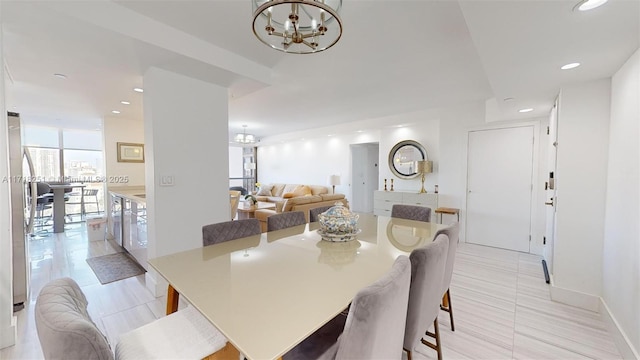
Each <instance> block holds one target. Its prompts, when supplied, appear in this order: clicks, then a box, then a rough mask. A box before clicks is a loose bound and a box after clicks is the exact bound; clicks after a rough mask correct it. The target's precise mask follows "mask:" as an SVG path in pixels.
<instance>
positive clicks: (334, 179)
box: [329, 175, 340, 194]
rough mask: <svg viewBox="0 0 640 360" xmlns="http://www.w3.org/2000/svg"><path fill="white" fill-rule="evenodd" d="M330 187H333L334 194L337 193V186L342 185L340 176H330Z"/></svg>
mask: <svg viewBox="0 0 640 360" xmlns="http://www.w3.org/2000/svg"><path fill="white" fill-rule="evenodd" d="M329 185H331V186H332V187H333V193H334V194H335V193H336V185H340V175H331V176H329Z"/></svg>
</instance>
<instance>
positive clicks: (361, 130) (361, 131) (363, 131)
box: [356, 130, 364, 133]
mask: <svg viewBox="0 0 640 360" xmlns="http://www.w3.org/2000/svg"><path fill="white" fill-rule="evenodd" d="M356 132H359V133H361V132H364V130H358V131H356Z"/></svg>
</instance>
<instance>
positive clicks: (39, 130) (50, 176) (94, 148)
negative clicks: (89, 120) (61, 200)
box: [23, 125, 104, 216]
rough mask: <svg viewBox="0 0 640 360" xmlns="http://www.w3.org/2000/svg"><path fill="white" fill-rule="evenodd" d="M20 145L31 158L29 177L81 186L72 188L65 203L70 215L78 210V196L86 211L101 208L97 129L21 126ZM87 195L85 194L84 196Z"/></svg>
mask: <svg viewBox="0 0 640 360" xmlns="http://www.w3.org/2000/svg"><path fill="white" fill-rule="evenodd" d="M23 129H24V132H23V145H24V146H25V147H26V148H27V149H28V151H29V153H30V154H31V159H32V160H33V165H34V173H33V174H31V177H32V178H33V179H36V180H38V181H44V182H66V183H72V184H80V185H84V187H78V188H77V189H73V191H72V192H71V194H70V196H75V197H77V198H76V199H70V201H69V202H68V203H69V204H68V205H67V209H66V210H67V214H69V215H70V216H73V215H79V214H80V213H81V210H82V209H81V204H80V201H79V199H78V198H84V202H85V212H86V213H99V212H103V211H104V181H103V175H104V153H103V150H102V149H103V146H102V131H101V130H99V129H95V130H88V129H68V128H62V127H46V126H39V125H25V126H24V127H23ZM85 195H88V196H85Z"/></svg>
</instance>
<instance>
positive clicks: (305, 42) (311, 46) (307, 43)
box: [302, 40, 315, 49]
mask: <svg viewBox="0 0 640 360" xmlns="http://www.w3.org/2000/svg"><path fill="white" fill-rule="evenodd" d="M302 43H303V44H305V45H307V46H308V47H310V48H312V49H315V47H314V46H313V45H311V43H309V42H308V41H304V40H303V41H302Z"/></svg>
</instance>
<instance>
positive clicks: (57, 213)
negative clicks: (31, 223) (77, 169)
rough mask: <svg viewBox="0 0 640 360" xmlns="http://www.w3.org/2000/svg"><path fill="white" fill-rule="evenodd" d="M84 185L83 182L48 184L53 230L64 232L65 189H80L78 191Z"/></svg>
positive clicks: (81, 189)
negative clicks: (51, 194)
mask: <svg viewBox="0 0 640 360" xmlns="http://www.w3.org/2000/svg"><path fill="white" fill-rule="evenodd" d="M85 187H86V185H84V184H53V183H50V184H49V188H51V190H52V191H53V232H54V233H62V232H64V217H65V215H66V214H65V205H66V199H65V198H64V194H65V192H66V191H67V190H71V189H74V188H78V189H80V192H82V191H83V190H84V188H85Z"/></svg>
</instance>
